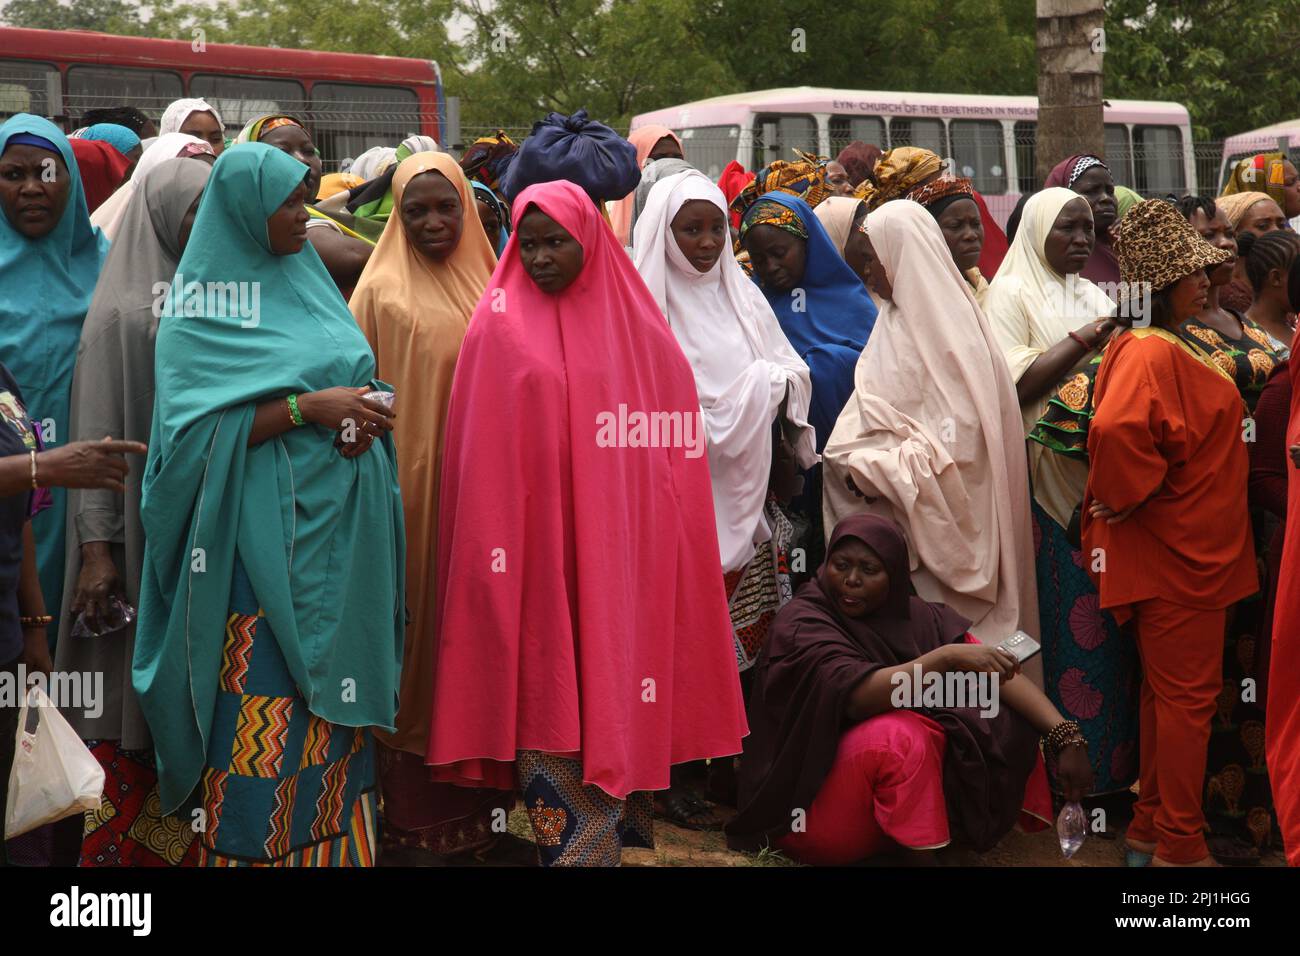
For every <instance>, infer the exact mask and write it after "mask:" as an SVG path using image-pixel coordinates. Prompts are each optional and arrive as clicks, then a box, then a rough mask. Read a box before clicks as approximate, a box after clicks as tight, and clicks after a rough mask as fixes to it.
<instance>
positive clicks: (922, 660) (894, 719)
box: [727, 515, 1092, 864]
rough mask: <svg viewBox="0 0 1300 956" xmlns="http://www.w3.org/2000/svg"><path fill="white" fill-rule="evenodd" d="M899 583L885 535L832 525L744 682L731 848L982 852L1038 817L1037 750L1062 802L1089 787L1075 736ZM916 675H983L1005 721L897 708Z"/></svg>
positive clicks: (1029, 689)
mask: <svg viewBox="0 0 1300 956" xmlns="http://www.w3.org/2000/svg"><path fill="white" fill-rule="evenodd" d="M908 581H909V575H908V558H907V543H906V541H905V540H904V539H903V533H902V531H901V530H900V529H899V527H898V525H897V524H895V523H894V522H893V521H890V520H889V519H887V518H882V517H879V516H875V515H855V516H853V517H849V518H845V519H844V520H843V521H841V522H840V523H839V524H838V525H836V527H835V530H834V532H832V534H831V537H830V541H829V542H828V543H827V559H826V563H825V564H823V565H822V567H821V568H820V569H819V571H818V574H817V577H816V578H815V579H814V580H812V581H809V582H808V583H807V584H806V585H804V587H803V588H802V589H801V590H800V592H799V593H798V595H796V596H795V599H794V600H793V601H791V602H790V603H789V604H787V605H786V606H785V607H784V608H783V609H782V610H781V612H780V613H779V614H778V615H777V618H776V621H775V622H774V623H773V626H772V631H771V635H770V636H769V638H768V642H767V644H766V645H765V646H764V648H763V651H762V653H761V654H760V655H759V660H758V664H757V665H756V666H755V668H754V670H755V682H754V690H753V692H752V694H751V695H750V700H749V714H750V731H751V733H750V736H749V737H748V738H746V740H745V754H744V758H743V759H742V761H741V765H740V766H741V769H740V808H741V809H740V814H739V816H737V817H736V818H735V820H733V821H732V822H731V823H730V824H729V825H728V827H727V830H728V833H729V836H730V838H731V839H730V842H731V843H732V845H733V846H738V847H740V846H750V847H752V846H756V845H761V844H762V843H764V842H767V841H770V842H771V844H772V845H773V846H776V847H777V848H779V849H781V850H782V851H784V852H786V853H788V854H790V855H791V856H793V857H795V858H796V859H798V860H801V861H803V862H806V863H813V864H843V863H851V862H854V861H857V860H861V859H864V858H866V857H869V856H871V855H873V854H876V853H879V852H881V851H883V850H886V849H889V848H891V847H894V846H902V847H903V848H905V849H910V850H933V849H937V848H939V847H942V846H945V845H946V844H948V843H949V841H950V839H951V838H952V837H953V836H956V837H958V838H960V839H962V840H963V841H965V842H967V843H969V844H970V845H971V846H973V847H974V848H975V849H976V850H979V851H984V850H987V849H989V848H990V847H992V846H993V845H994V844H996V843H997V842H998V841H999V840H1000V839H1001V838H1002V837H1003V836H1005V835H1006V833H1007V832H1008V831H1009V830H1010V829H1011V827H1012V825H1013V824H1014V823H1015V822H1016V820H1017V818H1019V817H1020V814H1021V813H1022V811H1023V812H1025V813H1028V814H1029V815H1030V816H1031V817H1038V818H1047V817H1048V815H1049V814H1050V811H1051V802H1050V798H1049V796H1048V791H1047V782H1046V776H1045V774H1044V773H1043V770H1042V766H1041V762H1040V760H1039V754H1038V738H1039V736H1040V735H1042V736H1046V737H1047V738H1048V748H1049V749H1050V750H1051V751H1053V752H1055V753H1056V755H1057V759H1058V771H1057V779H1058V781H1060V783H1061V785H1062V787H1063V789H1064V791H1065V797H1066V799H1068V800H1077V799H1079V797H1080V796H1081V795H1082V794H1084V793H1087V792H1088V791H1089V790H1090V789H1091V788H1092V769H1091V767H1090V766H1089V763H1088V751H1087V745H1086V742H1085V741H1084V739H1083V736H1082V734H1081V733H1079V729H1078V725H1077V724H1075V723H1073V722H1072V721H1065V720H1063V719H1062V717H1061V715H1060V713H1059V712H1058V711H1057V710H1056V708H1055V707H1053V706H1052V704H1051V702H1050V701H1049V700H1048V699H1047V698H1046V697H1045V696H1044V695H1043V692H1042V691H1041V690H1039V689H1038V688H1037V687H1035V686H1034V685H1033V684H1032V683H1030V682H1029V681H1028V680H1015V679H1014V678H1015V677H1016V675H1017V674H1018V673H1019V671H1020V666H1019V664H1018V662H1017V661H1016V659H1015V658H1014V657H1013V656H1011V655H1010V653H1009V652H1007V651H1004V650H1000V649H998V648H995V647H991V646H987V645H983V644H979V643H976V642H974V639H973V638H971V637H970V636H969V635H968V634H967V627H968V622H967V621H966V620H965V619H964V618H962V617H959V616H958V615H957V614H955V613H954V612H953V611H952V610H950V609H949V608H947V607H946V606H944V605H942V604H931V603H929V602H926V601H923V600H921V599H920V598H918V597H914V596H911V595H910V593H909V591H910V589H909V586H908ZM1008 636H1010V635H1008ZM918 669H919V671H920V674H921V675H928V674H935V675H943V674H957V673H962V672H965V673H967V674H976V675H978V674H981V673H984V674H992V675H995V676H996V683H995V684H994V685H993V686H994V687H995V688H996V690H997V694H998V698H997V699H999V700H1000V701H1001V702H1004V703H1006V704H1007V705H1009V707H1008V708H999V709H998V712H997V713H996V714H995V715H994V716H991V717H985V716H981V707H980V706H978V705H977V704H976V705H974V706H965V707H951V706H944V707H924V708H922V707H919V706H906V705H903V706H896V705H895V703H894V698H895V697H896V696H897V693H898V690H899V689H901V688H900V687H899V686H898V685H899V683H900V681H899V678H900V677H901V678H902V681H903V682H904V683H906V682H908V681H909V679H911V678H913V677H914V676H916V675H917V671H918ZM928 680H929V678H927V677H922V681H928ZM968 686H969V685H968ZM921 689H922V688H920V687H916V688H913V691H914V692H917V693H919V692H920V691H921ZM944 703H945V704H947V703H952V701H944ZM988 709H993V708H991V707H990V708H985V712H986V713H987V710H988Z"/></svg>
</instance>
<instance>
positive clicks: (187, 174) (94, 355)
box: [54, 157, 211, 866]
mask: <svg viewBox="0 0 1300 956" xmlns="http://www.w3.org/2000/svg"><path fill="white" fill-rule="evenodd" d="M210 172H211V166H210V165H209V164H208V163H205V162H202V161H201V160H197V159H192V158H189V157H185V158H180V159H170V160H167V161H166V162H164V163H162V164H160V165H159V166H157V167H155V168H154V169H153V170H152V171H151V172H150V173H149V174H148V175H147V176H146V177H145V179H144V180H143V181H142V182H141V183H140V185H139V187H138V188H137V189H136V192H135V195H133V196H132V197H131V199H130V201H129V202H128V204H127V207H126V209H125V210H124V212H123V215H122V220H121V224H120V226H119V228H118V233H117V238H116V239H115V240H114V241H113V244H112V246H111V247H110V249H109V252H108V256H107V257H106V258H105V260H104V268H103V271H101V272H100V276H99V284H98V285H97V286H96V287H95V295H94V298H93V299H92V300H91V303H90V311H89V312H88V313H87V314H86V322H85V325H84V326H83V327H82V331H81V344H80V347H79V348H78V350H77V365H76V370H75V372H74V373H73V378H72V413H71V419H70V429H71V432H72V436H73V437H74V438H76V437H78V436H80V437H90V438H95V439H98V438H102V437H104V436H105V435H121V436H123V437H129V438H130V439H131V440H132V441H141V442H147V441H148V440H149V430H150V426H151V424H152V419H153V399H154V335H155V334H156V332H157V330H158V317H157V311H156V309H155V304H156V303H161V302H163V301H164V297H165V295H166V290H167V288H168V287H169V286H170V283H171V281H172V278H173V276H174V275H175V272H176V266H177V263H178V262H179V261H180V257H181V252H182V251H183V250H184V248H185V243H186V241H187V240H188V239H189V233H190V228H191V227H192V226H193V224H194V215H195V213H196V211H197V210H198V205H199V199H200V198H201V196H202V194H203V189H204V186H205V185H206V184H207V181H208V175H209V173H210ZM130 465H131V471H130V473H129V474H128V475H127V477H126V479H125V484H126V494H125V495H119V494H117V493H115V492H112V491H100V490H86V491H80V492H72V493H70V494H69V496H68V531H67V535H68V557H67V566H66V567H67V580H68V581H69V582H73V581H75V582H76V586H75V587H68V588H65V589H64V594H63V609H62V615H61V620H60V625H59V639H58V643H57V645H56V647H55V658H54V662H55V670H56V671H63V672H76V673H80V674H82V675H84V676H83V678H82V684H83V687H85V685H86V684H87V683H88V681H89V678H90V676H91V675H95V678H96V679H98V677H99V675H101V674H102V675H103V677H102V682H103V683H102V689H100V690H99V694H98V697H97V699H96V700H94V701H93V702H91V701H88V700H87V699H86V695H85V692H84V691H83V700H82V703H83V706H82V707H80V708H76V709H65V710H64V711H63V714H64V716H65V717H66V718H67V719H68V721H69V722H70V723H71V724H72V726H73V727H74V728H75V729H76V731H77V733H78V734H80V735H81V737H82V739H84V740H86V741H88V746H90V747H91V749H92V752H93V753H94V754H95V757H96V758H97V759H98V760H99V762H100V764H101V765H102V766H103V767H104V771H105V778H106V779H105V783H104V803H103V807H102V808H101V809H100V811H99V812H98V813H96V814H88V815H87V817H86V825H85V826H86V830H85V839H84V842H83V843H82V848H81V860H80V864H81V865H82V866H138V865H152V866H158V865H172V866H175V865H178V864H180V863H181V862H182V861H183V860H185V859H186V857H187V856H188V855H190V854H189V850H190V848H191V846H192V845H193V840H194V833H193V831H192V829H191V827H190V825H189V820H181V819H179V818H177V817H164V816H162V815H161V813H160V810H159V804H158V794H157V776H156V774H155V772H154V766H153V755H152V747H153V744H152V738H151V737H150V734H149V728H148V726H147V725H146V724H145V720H144V716H143V714H142V713H141V711H140V705H139V703H138V702H137V700H136V696H135V692H134V691H133V690H132V688H131V655H132V651H133V648H134V644H135V626H134V624H131V623H127V624H126V625H125V626H124V627H117V628H114V625H116V624H120V623H121V621H122V615H121V608H123V607H129V608H132V609H134V607H135V606H136V602H137V599H138V597H139V589H140V570H141V566H142V562H143V560H144V529H143V527H142V526H141V523H140V487H141V480H142V477H143V475H142V469H143V468H144V461H143V459H136V460H133V461H131V462H130ZM78 621H81V625H82V626H78V623H77V622H78ZM83 627H84V629H83ZM92 686H93V685H92ZM92 704H93V706H92Z"/></svg>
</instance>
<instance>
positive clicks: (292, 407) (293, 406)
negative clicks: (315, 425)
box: [285, 395, 307, 426]
mask: <svg viewBox="0 0 1300 956" xmlns="http://www.w3.org/2000/svg"><path fill="white" fill-rule="evenodd" d="M285 402H286V403H287V404H288V406H289V420H290V421H292V422H293V423H294V425H295V426H297V425H305V424H307V423H306V422H305V421H304V420H303V417H302V412H300V411H298V396H297V395H290V396H289V397H288V398H286V399H285Z"/></svg>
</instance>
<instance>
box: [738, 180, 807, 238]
mask: <svg viewBox="0 0 1300 956" xmlns="http://www.w3.org/2000/svg"><path fill="white" fill-rule="evenodd" d="M784 191H785V190H778V192H784ZM755 226H776V228H778V229H784V230H785V231H786V232H788V233H790V235H792V236H797V237H798V238H800V239H804V240H806V239H807V238H808V227H807V226H806V225H805V224H804V222H803V220H802V219H800V218H799V214H798V213H797V212H795V211H794V210H793V209H791V208H790V207H789V206H783V205H781V204H780V203H779V202H774V201H772V200H771V199H759V200H758V201H757V202H755V203H754V204H753V205H752V206H750V207H749V209H748V210H747V211H746V212H745V218H743V219H742V220H741V221H740V238H741V240H742V241H743V240H744V238H745V235H746V234H747V233H748V232H749V230H751V229H753V228H754V227H755Z"/></svg>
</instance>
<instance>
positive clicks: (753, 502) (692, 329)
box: [633, 170, 817, 571]
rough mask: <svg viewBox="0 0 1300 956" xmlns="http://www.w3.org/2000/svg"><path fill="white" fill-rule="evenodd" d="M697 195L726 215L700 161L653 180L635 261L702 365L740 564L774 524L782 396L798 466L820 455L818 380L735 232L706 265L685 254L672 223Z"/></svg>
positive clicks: (713, 468) (733, 555) (716, 478)
mask: <svg viewBox="0 0 1300 956" xmlns="http://www.w3.org/2000/svg"><path fill="white" fill-rule="evenodd" d="M695 199H702V200H705V201H706V202H711V203H713V204H714V205H715V206H717V207H718V209H719V210H720V211H721V212H722V215H723V219H724V221H725V219H726V215H727V201H726V199H724V198H723V195H722V191H721V190H719V189H718V187H717V186H715V185H714V184H713V183H712V182H711V181H710V180H709V178H708V177H707V176H705V175H704V174H703V173H701V172H699V171H698V170H689V171H687V172H682V173H677V174H675V175H672V176H668V177H666V178H664V179H661V180H659V181H658V182H657V183H655V184H654V187H653V188H652V189H651V190H650V194H649V196H648V197H647V199H646V206H645V210H644V211H643V212H642V213H641V215H640V216H639V217H638V218H637V221H636V227H635V231H634V242H633V248H634V249H635V250H636V255H635V262H636V268H637V271H638V272H640V273H641V278H642V279H644V280H645V284H646V285H647V286H648V287H649V289H650V292H651V294H652V295H653V296H654V298H655V302H656V303H658V305H659V308H660V310H661V311H662V312H663V313H664V315H665V316H666V317H667V319H668V325H669V326H670V327H671V328H672V330H673V333H674V334H675V335H676V336H677V342H678V344H680V345H681V347H682V351H683V352H684V353H685V354H686V358H687V360H688V361H689V362H690V363H691V368H692V369H693V370H694V372H695V388H696V392H697V393H698V395H699V397H700V408H701V410H702V412H703V415H704V433H705V437H706V440H707V444H708V454H709V472H710V474H711V475H712V477H713V510H714V514H715V516H716V518H717V524H718V544H719V550H720V551H721V555H722V567H723V570H724V571H734V570H737V569H739V568H743V567H744V566H745V565H746V564H748V563H749V560H750V558H751V557H753V555H754V546H755V544H759V543H762V542H763V541H766V540H768V539H769V538H770V537H771V534H772V529H771V528H770V527H768V524H767V520H766V518H765V517H764V514H763V504H764V502H765V501H766V499H767V487H768V479H769V477H770V475H771V469H772V422H773V421H775V419H776V416H777V412H778V410H779V409H780V406H781V402H783V401H786V402H787V404H786V420H785V422H784V423H783V425H784V427H785V432H786V435H787V436H788V438H789V439H790V441H791V443H792V444H793V445H794V450H795V458H796V460H797V462H798V463H799V466H800V467H801V468H809V467H811V466H812V465H813V464H815V463H816V462H817V453H816V451H815V446H816V437H815V435H814V433H813V429H812V426H811V425H809V424H808V405H809V402H810V401H811V399H812V382H811V379H810V377H809V373H808V366H807V365H806V364H804V361H803V360H802V359H801V358H799V355H798V353H796V352H795V350H794V349H793V348H792V347H791V345H790V343H789V341H787V339H786V337H785V334H784V333H783V332H782V331H781V326H780V325H779V324H778V322H777V319H776V315H775V313H773V311H772V307H771V306H770V305H768V303H767V300H766V299H765V298H764V297H763V293H762V292H761V291H759V288H758V286H756V285H755V284H754V283H753V282H751V281H750V280H749V279H748V278H746V277H745V274H744V272H742V271H741V268H740V265H739V264H738V263H737V262H736V260H735V257H734V256H733V255H732V254H731V252H730V242H729V241H725V240H724V241H725V242H726V246H725V248H724V249H723V253H722V255H721V256H720V257H719V258H718V261H717V262H716V263H715V264H714V266H713V268H712V269H710V270H709V271H708V272H704V273H701V272H699V271H698V270H697V269H696V268H695V266H693V265H692V264H691V263H690V261H689V260H688V259H687V258H686V256H684V255H683V254H682V250H681V249H680V248H679V247H678V245H677V240H676V239H675V238H674V237H673V234H672V228H671V224H672V221H673V217H674V216H676V215H677V212H678V210H680V209H681V208H682V206H683V205H684V204H686V203H688V202H690V201H691V200H695ZM787 399H788V401H787Z"/></svg>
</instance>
